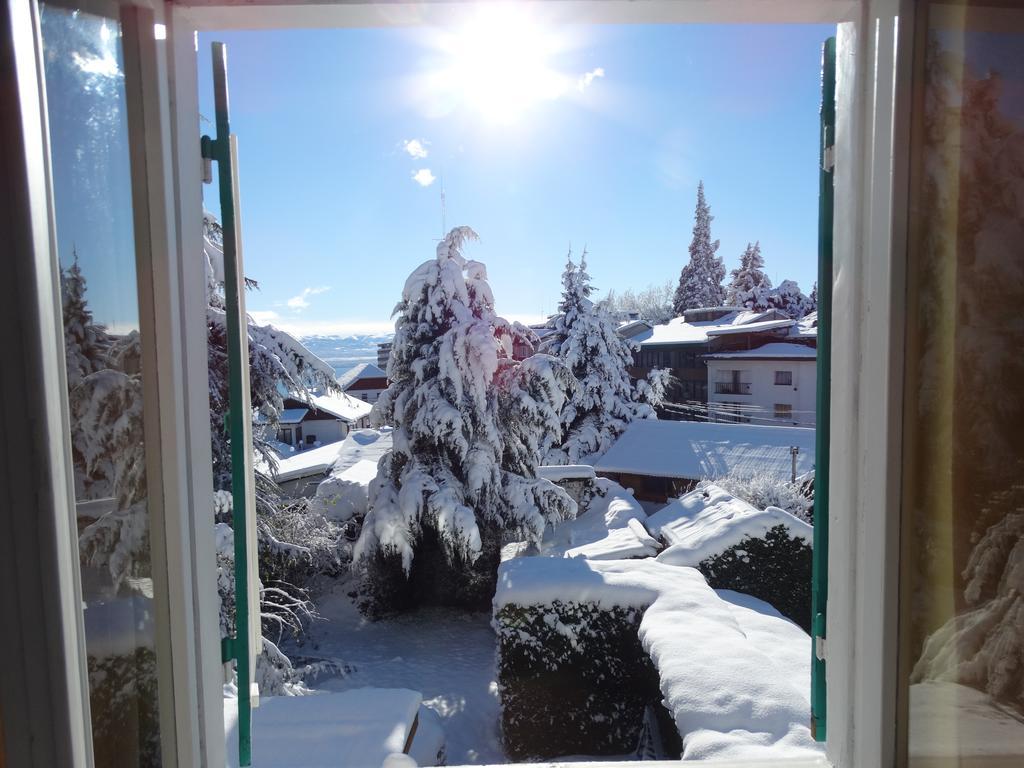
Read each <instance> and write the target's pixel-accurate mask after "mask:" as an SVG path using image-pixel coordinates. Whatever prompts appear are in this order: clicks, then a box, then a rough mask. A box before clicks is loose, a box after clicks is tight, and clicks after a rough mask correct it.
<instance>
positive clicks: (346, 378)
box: [338, 363, 387, 389]
mask: <svg viewBox="0 0 1024 768" xmlns="http://www.w3.org/2000/svg"><path fill="white" fill-rule="evenodd" d="M384 378H387V374H386V373H385V372H384V371H382V370H381V369H380V368H378V367H377V366H376V365H374V364H373V363H360V364H359V365H357V366H356V367H355V368H351V369H349V370H347V371H345V372H344V373H343V374H341V376H339V377H338V386H340V387H341V388H342V389H347V388H348V387H350V386H351V385H352V384H354V383H355V382H357V381H359V379H384Z"/></svg>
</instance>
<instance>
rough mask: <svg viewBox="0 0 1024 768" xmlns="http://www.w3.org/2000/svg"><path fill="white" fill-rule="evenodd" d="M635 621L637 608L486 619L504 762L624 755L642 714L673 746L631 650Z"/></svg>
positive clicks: (654, 683)
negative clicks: (657, 722)
mask: <svg viewBox="0 0 1024 768" xmlns="http://www.w3.org/2000/svg"><path fill="white" fill-rule="evenodd" d="M642 615H643V609H642V608H636V607H622V606H601V605H598V604H595V603H585V602H571V601H570V602H562V601H560V600H556V601H554V602H552V603H551V604H550V605H544V606H537V605H533V606H521V605H506V606H504V607H502V608H501V609H500V610H499V611H498V612H497V613H496V614H495V617H494V627H495V630H496V631H497V633H498V683H499V685H500V688H499V690H500V694H501V708H502V714H501V726H502V742H503V744H504V747H505V752H506V754H508V755H509V757H511V758H512V759H513V760H537V759H551V758H555V757H559V756H563V755H574V754H575V755H579V754H586V755H621V754H624V753H627V752H631V751H632V750H633V749H635V748H636V746H637V743H638V740H639V737H640V731H641V726H642V724H643V718H644V711H645V709H646V708H647V707H648V706H649V705H651V704H654V705H655V708H656V709H657V710H660V711H662V712H663V714H664V721H665V727H664V728H662V731H663V733H666V734H671V735H674V736H675V737H676V739H678V734H677V733H676V730H675V727H674V725H673V724H672V722H671V717H669V715H668V712H667V710H665V709H664V707H662V706H661V703H660V702H661V698H662V695H661V691H660V690H659V687H658V673H657V671H656V670H655V668H654V665H653V664H652V663H651V660H650V658H649V657H648V655H647V654H646V653H645V652H644V649H643V647H642V646H641V644H640V639H639V635H638V630H639V626H640V619H641V617H642ZM676 744H677V746H676V749H675V756H676V757H678V755H679V748H678V741H677V742H676Z"/></svg>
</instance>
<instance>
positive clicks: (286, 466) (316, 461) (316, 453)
mask: <svg viewBox="0 0 1024 768" xmlns="http://www.w3.org/2000/svg"><path fill="white" fill-rule="evenodd" d="M341 444H342V441H341V440H336V441H335V442H333V443H328V444H327V445H322V446H320V447H319V448H311V449H310V450H308V451H299V452H298V453H293V454H289V455H288V456H287V457H286V458H283V459H281V460H280V461H278V462H277V474H276V475H274V479H275V480H276V481H277V482H279V483H283V482H285V481H287V480H295V479H296V478H299V477H309V476H310V475H322V474H324V473H325V472H326V471H327V470H329V469H330V468H331V467H332V466H334V462H335V461H336V460H337V458H338V452H339V451H340V450H341Z"/></svg>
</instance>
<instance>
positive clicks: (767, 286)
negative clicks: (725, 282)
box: [725, 242, 772, 310]
mask: <svg viewBox="0 0 1024 768" xmlns="http://www.w3.org/2000/svg"><path fill="white" fill-rule="evenodd" d="M771 287H772V281H771V280H769V279H768V275H766V274H765V273H764V258H763V257H762V256H761V243H760V242H756V243H754V244H753V245H751V244H750V243H747V248H746V250H745V251H743V255H742V256H740V265H739V266H738V267H737V268H736V269H734V270H733V271H732V281H731V282H730V283H729V286H728V288H727V289H726V297H725V303H726V306H730V307H746V308H747V309H754V310H764V309H767V308H768V293H769V291H771Z"/></svg>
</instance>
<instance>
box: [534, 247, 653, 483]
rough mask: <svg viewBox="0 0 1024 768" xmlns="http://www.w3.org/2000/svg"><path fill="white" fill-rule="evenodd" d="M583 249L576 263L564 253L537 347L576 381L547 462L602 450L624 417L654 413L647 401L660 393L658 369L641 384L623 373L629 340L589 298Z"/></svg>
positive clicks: (571, 460)
mask: <svg viewBox="0 0 1024 768" xmlns="http://www.w3.org/2000/svg"><path fill="white" fill-rule="evenodd" d="M592 292H593V287H592V286H591V285H590V275H589V274H587V254H586V253H585V252H584V253H583V256H582V257H581V259H580V263H579V266H578V267H577V266H576V264H574V263H573V260H572V253H571V252H570V253H569V257H568V259H567V262H566V265H565V271H564V272H563V273H562V300H561V302H560V303H559V305H558V310H559V312H558V314H557V315H555V317H554V318H553V319H552V320H551V323H550V327H551V330H552V332H551V333H550V334H549V335H548V336H547V337H545V339H544V345H543V351H545V352H548V353H550V354H551V355H553V356H554V357H556V358H558V359H559V360H561V361H562V363H564V364H565V366H566V367H567V368H568V369H569V370H570V371H571V372H572V375H573V376H574V377H575V378H576V383H577V386H576V387H575V388H574V390H573V391H572V393H571V395H570V397H568V398H567V399H566V400H565V402H564V404H563V406H562V408H561V424H562V429H563V435H564V437H563V440H562V443H561V444H560V445H556V446H553V447H552V448H551V449H550V450H549V451H548V452H547V454H546V455H545V457H544V458H545V461H546V462H547V463H549V464H586V463H588V462H592V461H593V460H594V458H596V457H598V456H600V455H601V454H603V453H604V452H605V451H607V450H608V449H609V448H610V447H611V445H612V443H613V442H614V441H615V439H616V438H617V437H618V436H619V435H621V434H622V433H623V432H624V431H625V429H626V427H627V426H628V425H629V423H630V422H631V421H633V420H635V419H646V418H655V413H654V408H653V407H652V406H651V404H650V403H649V402H648V401H655V400H658V399H659V398H661V397H663V395H664V378H663V375H662V374H661V372H659V373H658V374H657V375H656V376H655V377H654V378H653V379H652V380H651V381H650V382H644V386H643V387H640V388H638V387H634V385H633V383H632V382H631V381H630V378H629V367H630V366H631V365H632V364H633V352H632V346H631V342H629V341H627V340H626V339H623V338H622V337H621V336H619V335H618V333H616V331H615V323H614V322H613V321H612V319H611V316H610V315H609V314H608V311H607V310H606V309H605V308H604V307H602V306H601V305H596V304H594V302H592V301H591V300H590V296H591V294H592Z"/></svg>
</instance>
